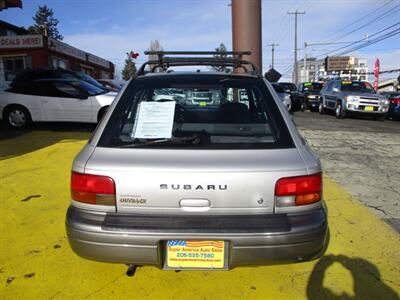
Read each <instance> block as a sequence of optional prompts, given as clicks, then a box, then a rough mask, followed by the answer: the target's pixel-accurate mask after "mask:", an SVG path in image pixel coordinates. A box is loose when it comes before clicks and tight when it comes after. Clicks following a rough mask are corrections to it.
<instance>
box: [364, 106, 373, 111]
mask: <svg viewBox="0 0 400 300" xmlns="http://www.w3.org/2000/svg"><path fill="white" fill-rule="evenodd" d="M364 110H366V111H374V107H373V106H366V107H365V108H364Z"/></svg>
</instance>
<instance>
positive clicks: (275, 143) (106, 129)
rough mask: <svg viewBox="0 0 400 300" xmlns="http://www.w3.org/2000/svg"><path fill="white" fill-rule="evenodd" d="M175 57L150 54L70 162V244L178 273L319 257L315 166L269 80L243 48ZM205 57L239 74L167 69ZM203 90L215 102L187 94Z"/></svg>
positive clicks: (323, 220) (321, 208)
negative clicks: (220, 55)
mask: <svg viewBox="0 0 400 300" xmlns="http://www.w3.org/2000/svg"><path fill="white" fill-rule="evenodd" d="M182 53H183V52H182ZM182 53H181V52H156V53H153V54H155V55H158V59H157V60H153V61H149V62H147V63H145V64H144V65H143V66H142V68H141V69H140V70H139V71H138V73H137V74H136V75H135V76H134V78H132V79H131V81H130V82H129V84H127V86H126V87H125V88H124V89H123V90H122V91H121V92H120V93H119V95H118V96H117V98H116V99H115V100H114V102H113V104H112V105H111V106H110V108H109V110H108V112H107V113H106V115H105V116H104V117H103V119H102V121H101V122H100V123H99V125H98V127H97V129H96V131H95V132H94V134H93V136H92V137H91V139H90V140H89V142H88V143H87V145H86V146H85V147H84V148H83V149H82V151H81V152H80V153H79V154H78V156H77V157H76V158H75V160H74V162H73V166H72V175H71V198H72V201H71V205H70V207H69V209H68V212H67V216H66V229H67V234H68V239H69V243H70V245H71V247H72V249H73V251H74V252H75V253H76V254H78V255H79V256H81V257H84V258H87V259H92V260H97V261H105V262H114V263H124V264H129V265H130V266H131V268H135V267H136V266H143V265H153V266H157V267H159V268H163V269H175V270H176V269H179V270H183V269H190V270H193V269H201V270H205V269H207V270H208V269H210V270H219V269H232V268H234V267H237V266H245V265H267V264H274V263H287V262H300V261H307V260H312V259H315V258H318V257H320V256H321V255H322V254H323V253H324V250H325V249H326V246H327V243H328V224H327V212H326V207H325V204H324V202H323V191H322V171H321V164H320V161H319V160H318V158H317V157H316V156H315V155H314V154H313V153H312V152H311V150H310V148H309V147H308V145H307V144H306V143H305V141H304V140H303V139H302V138H301V136H300V135H299V133H298V131H297V129H296V127H295V125H294V124H293V121H292V118H291V116H290V115H289V113H288V112H287V110H286V108H285V106H284V104H283V103H282V101H280V99H279V97H278V96H277V94H276V93H275V91H274V89H273V88H272V86H271V84H270V83H269V82H268V81H266V80H265V79H263V78H262V76H260V75H259V74H257V72H256V71H255V70H253V71H251V70H250V67H249V65H251V63H249V62H248V61H245V60H243V58H242V54H243V53H244V54H246V52H243V53H238V52H227V54H230V55H232V56H231V57H227V58H225V59H219V58H213V57H209V58H204V57H201V59H198V60H197V58H196V57H181V56H180V57H174V56H173V55H174V54H182ZM185 53H186V54H188V56H189V55H193V54H199V55H202V54H215V53H212V52H210V53H205V52H184V53H183V54H185ZM168 54H170V56H167V55H168ZM205 64H207V65H211V66H215V65H224V66H227V67H232V68H233V67H234V68H237V69H239V68H241V67H242V68H243V69H244V72H240V73H239V72H238V73H229V74H228V73H223V72H209V71H203V70H196V71H195V72H177V71H170V70H169V69H168V68H169V67H173V66H187V65H201V66H203V65H205ZM246 64H247V66H246ZM145 66H147V67H149V66H150V70H148V71H145ZM167 69H168V70H167ZM253 69H254V67H253ZM155 71H157V72H155ZM200 92H201V93H204V94H207V97H209V98H210V99H214V100H213V101H202V100H201V99H200V98H198V99H197V98H196V99H192V98H193V97H194V95H198V94H199V93H200ZM163 95H165V97H163Z"/></svg>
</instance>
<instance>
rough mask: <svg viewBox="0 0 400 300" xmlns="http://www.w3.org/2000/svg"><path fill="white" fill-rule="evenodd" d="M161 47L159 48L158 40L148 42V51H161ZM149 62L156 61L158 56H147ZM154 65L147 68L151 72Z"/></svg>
mask: <svg viewBox="0 0 400 300" xmlns="http://www.w3.org/2000/svg"><path fill="white" fill-rule="evenodd" d="M163 50H164V49H163V47H162V46H161V44H160V42H159V41H158V40H154V41H151V42H150V47H149V49H148V51H163ZM148 57H149V60H157V58H158V56H157V55H154V54H150V55H148ZM154 66H155V65H151V64H150V65H149V66H148V68H149V70H151V69H152V68H153V67H154Z"/></svg>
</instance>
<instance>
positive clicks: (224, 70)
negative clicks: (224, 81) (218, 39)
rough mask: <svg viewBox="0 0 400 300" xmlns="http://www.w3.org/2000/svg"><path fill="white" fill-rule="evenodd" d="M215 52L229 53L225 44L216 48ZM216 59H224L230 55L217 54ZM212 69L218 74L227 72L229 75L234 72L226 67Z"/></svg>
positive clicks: (213, 67)
mask: <svg viewBox="0 0 400 300" xmlns="http://www.w3.org/2000/svg"><path fill="white" fill-rule="evenodd" d="M215 51H217V52H227V49H226V46H225V45H224V43H221V44H220V45H219V47H217V48H215ZM214 57H215V58H221V59H223V58H226V57H228V55H227V54H215V55H214ZM211 69H213V70H215V71H217V72H226V73H229V72H231V71H232V69H231V68H228V67H226V66H212V67H211Z"/></svg>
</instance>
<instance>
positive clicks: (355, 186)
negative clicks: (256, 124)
mask: <svg viewBox="0 0 400 300" xmlns="http://www.w3.org/2000/svg"><path fill="white" fill-rule="evenodd" d="M294 121H295V123H296V125H297V126H298V128H299V130H300V132H301V134H302V135H303V137H305V138H306V140H307V141H308V143H309V145H310V146H311V148H312V149H313V150H314V151H315V152H316V153H317V154H318V156H319V157H320V159H321V161H322V164H323V169H324V172H325V173H326V174H327V175H329V176H330V177H331V178H333V179H334V180H335V181H337V182H338V183H339V184H340V185H341V186H342V187H344V188H345V189H346V190H347V191H348V192H350V194H351V195H352V196H353V198H354V199H355V201H360V202H361V203H363V205H365V206H367V207H368V208H370V209H371V211H373V212H374V213H375V214H376V215H377V216H379V217H380V218H382V219H384V220H385V221H386V222H388V223H389V224H390V225H391V226H393V227H394V228H395V229H396V230H397V231H398V232H400V184H399V179H400V168H399V167H400V122H399V121H392V120H385V121H384V122H382V121H375V120H371V119H368V118H346V119H337V118H335V117H334V116H333V115H320V114H318V113H311V112H303V113H302V112H297V113H295V114H294Z"/></svg>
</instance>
